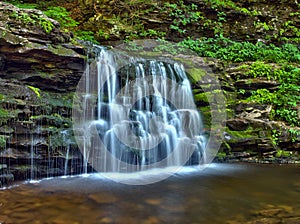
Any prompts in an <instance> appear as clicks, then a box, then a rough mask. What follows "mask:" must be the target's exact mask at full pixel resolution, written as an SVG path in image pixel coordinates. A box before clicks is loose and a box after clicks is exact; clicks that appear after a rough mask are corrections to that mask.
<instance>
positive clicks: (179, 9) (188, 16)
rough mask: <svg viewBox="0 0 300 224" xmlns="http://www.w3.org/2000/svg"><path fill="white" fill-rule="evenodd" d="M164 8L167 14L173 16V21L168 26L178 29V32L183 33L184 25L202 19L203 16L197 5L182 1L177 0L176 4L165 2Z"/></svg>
mask: <svg viewBox="0 0 300 224" xmlns="http://www.w3.org/2000/svg"><path fill="white" fill-rule="evenodd" d="M164 9H165V10H166V11H168V12H169V16H170V17H171V18H173V23H172V24H171V25H170V28H171V29H173V30H176V31H178V33H185V32H186V30H185V29H184V27H185V26H186V25H188V24H192V23H196V22H198V21H199V20H202V19H204V16H203V15H202V13H201V12H200V11H198V6H197V5H195V4H191V5H185V4H184V2H183V1H182V0H181V1H178V4H176V3H174V4H171V3H168V2H166V3H165V5H164Z"/></svg>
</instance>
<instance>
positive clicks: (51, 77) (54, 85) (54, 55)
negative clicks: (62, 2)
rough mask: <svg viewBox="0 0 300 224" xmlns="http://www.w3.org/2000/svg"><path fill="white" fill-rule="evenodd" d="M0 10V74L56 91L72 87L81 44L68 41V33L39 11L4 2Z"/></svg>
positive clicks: (77, 72)
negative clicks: (45, 24)
mask: <svg viewBox="0 0 300 224" xmlns="http://www.w3.org/2000/svg"><path fill="white" fill-rule="evenodd" d="M0 10H1V19H0V27H1V29H0V53H1V68H2V69H1V70H0V78H5V79H12V78H13V79H17V80H20V81H22V82H25V83H31V85H33V86H35V87H38V88H40V89H47V90H55V91H58V92H62V91H63V92H66V91H69V90H70V89H72V90H74V89H75V87H76V84H77V82H78V81H79V79H80V77H81V74H82V72H83V70H84V59H85V53H84V50H83V49H84V48H83V47H82V46H80V45H79V44H77V45H74V44H73V45H71V44H69V41H70V39H71V36H70V33H66V32H64V31H61V30H60V29H59V24H58V23H57V22H56V21H55V20H52V19H50V18H48V17H47V16H45V15H44V14H43V13H42V12H41V11H38V10H35V9H19V8H17V7H15V6H13V5H10V4H8V3H4V2H0ZM25 17H26V18H27V20H26V21H27V22H25V19H22V18H25ZM37 18H38V19H37ZM35 20H38V21H43V22H45V23H49V24H52V25H51V27H52V29H51V30H50V31H47V30H45V28H43V26H41V25H40V24H39V23H38V22H35ZM28 21H29V22H28ZM30 21H31V22H30ZM24 23H25V24H24ZM20 68H23V69H20Z"/></svg>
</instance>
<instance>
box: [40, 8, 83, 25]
mask: <svg viewBox="0 0 300 224" xmlns="http://www.w3.org/2000/svg"><path fill="white" fill-rule="evenodd" d="M44 13H45V15H46V16H48V17H50V18H52V19H54V20H56V21H57V22H59V24H60V25H61V26H62V27H63V28H67V29H72V28H74V27H76V26H77V25H78V24H79V23H78V22H77V21H75V20H74V19H72V18H71V17H70V13H69V12H68V11H67V10H66V9H65V8H64V7H60V6H55V7H49V8H48V9H47V10H46V11H44Z"/></svg>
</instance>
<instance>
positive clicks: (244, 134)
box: [225, 127, 258, 139]
mask: <svg viewBox="0 0 300 224" xmlns="http://www.w3.org/2000/svg"><path fill="white" fill-rule="evenodd" d="M225 131H226V132H227V133H228V134H229V135H230V136H231V137H232V139H245V138H257V132H258V130H253V128H252V127H249V128H248V129H246V130H244V131H232V130H230V129H229V128H228V127H226V129H225Z"/></svg>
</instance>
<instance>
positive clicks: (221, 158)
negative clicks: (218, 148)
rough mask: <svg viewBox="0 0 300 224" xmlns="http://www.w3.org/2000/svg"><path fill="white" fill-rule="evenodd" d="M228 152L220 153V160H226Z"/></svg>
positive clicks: (218, 154) (218, 155)
mask: <svg viewBox="0 0 300 224" xmlns="http://www.w3.org/2000/svg"><path fill="white" fill-rule="evenodd" d="M226 156H227V155H226V152H218V153H217V157H218V159H219V160H224V159H225V158H226Z"/></svg>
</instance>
